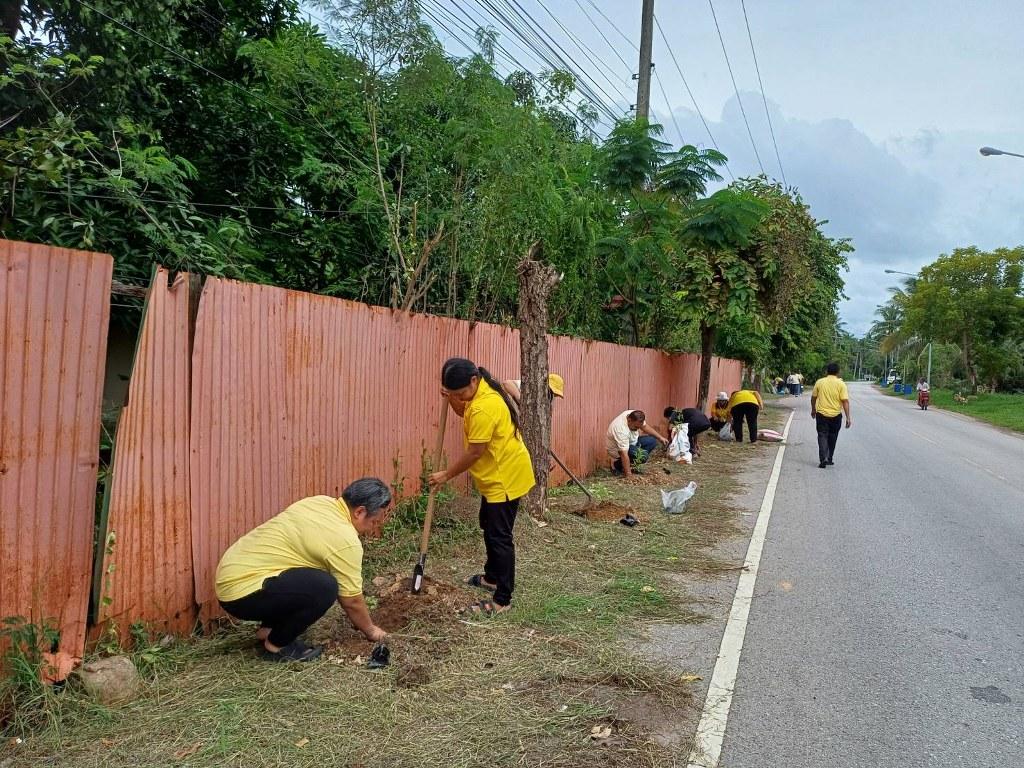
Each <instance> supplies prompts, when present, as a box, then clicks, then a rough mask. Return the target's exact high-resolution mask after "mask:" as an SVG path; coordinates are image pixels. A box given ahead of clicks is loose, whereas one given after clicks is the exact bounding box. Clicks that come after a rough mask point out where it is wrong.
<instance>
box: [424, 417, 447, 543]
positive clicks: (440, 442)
mask: <svg viewBox="0 0 1024 768" xmlns="http://www.w3.org/2000/svg"><path fill="white" fill-rule="evenodd" d="M441 403H442V404H441V422H440V424H438V427H437V443H436V445H435V446H434V457H433V459H434V461H433V469H434V471H435V472H436V471H437V470H438V467H440V466H441V455H442V453H443V452H444V430H445V427H446V426H447V425H448V400H447V399H444V400H442V401H441ZM436 495H437V489H436V488H431V489H430V492H429V493H428V494H427V512H426V514H425V515H424V516H423V534H422V535H421V536H420V554H421V555H425V554H427V545H428V544H429V542H430V526H431V524H432V523H433V522H434V497H435V496H436Z"/></svg>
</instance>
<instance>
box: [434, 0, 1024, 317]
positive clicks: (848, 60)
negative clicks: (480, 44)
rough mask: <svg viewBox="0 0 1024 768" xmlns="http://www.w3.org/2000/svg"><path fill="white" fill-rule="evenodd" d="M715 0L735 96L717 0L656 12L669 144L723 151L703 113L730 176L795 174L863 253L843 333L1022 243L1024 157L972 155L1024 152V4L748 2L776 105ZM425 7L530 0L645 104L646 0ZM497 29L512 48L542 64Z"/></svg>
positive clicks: (583, 60) (855, 264) (625, 106)
mask: <svg viewBox="0 0 1024 768" xmlns="http://www.w3.org/2000/svg"><path fill="white" fill-rule="evenodd" d="M712 1H713V7H714V11H715V13H716V14H717V18H718V24H719V26H720V28H721V33H722V38H723V39H724V43H725V50H726V52H727V54H728V58H729V62H730V63H731V66H732V70H733V74H734V76H735V80H736V87H735V88H734V86H733V82H732V79H731V78H730V74H729V69H728V67H727V65H726V57H725V55H723V51H722V43H721V42H720V41H719V36H718V32H717V31H716V27H715V22H714V19H713V17H712V12H711V7H710V3H709V2H708V0H655V16H656V17H657V19H658V21H659V23H660V25H661V28H662V30H663V31H664V33H665V38H666V39H667V42H668V45H666V42H665V40H663V39H662V37H661V36H660V35H659V33H658V31H657V29H656V30H655V33H654V53H653V60H654V62H655V70H656V72H657V73H658V76H659V79H660V81H661V86H659V84H658V82H657V81H655V83H654V84H653V85H652V97H651V101H652V109H653V113H654V114H653V119H654V120H656V121H657V122H660V123H662V124H663V125H664V126H665V133H664V138H665V139H666V140H668V141H671V142H672V143H674V144H679V143H681V141H685V142H686V143H691V144H693V143H695V144H698V145H704V146H711V140H710V139H709V137H708V131H707V130H706V129H705V127H704V125H703V124H702V122H701V119H700V118H699V117H698V115H697V112H696V111H695V108H694V101H696V105H697V107H699V108H700V111H701V113H702V114H703V116H704V119H705V120H706V121H707V124H708V128H710V132H711V134H712V135H713V136H714V139H715V142H716V143H717V145H718V147H719V148H720V149H721V151H722V152H724V153H725V154H726V155H727V156H728V157H729V163H728V166H729V170H730V171H731V172H732V174H734V175H735V176H737V177H741V176H749V175H755V174H757V173H759V172H760V171H761V167H762V166H763V168H764V171H765V172H766V173H767V174H768V175H769V176H772V177H774V178H781V176H782V172H784V174H785V178H786V180H787V181H788V183H789V184H790V185H792V186H795V187H796V188H797V189H799V191H800V193H801V195H802V196H803V198H804V200H805V201H806V202H807V203H808V204H809V205H810V206H811V212H812V214H813V215H814V216H815V218H817V219H819V220H827V221H828V223H827V224H826V225H825V226H824V229H825V231H826V232H827V233H828V234H829V235H831V236H834V237H848V238H850V239H851V240H852V243H853V245H854V247H855V248H856V251H855V252H854V253H852V254H850V271H849V273H848V274H847V275H846V294H847V296H848V297H849V298H848V299H847V300H845V301H843V302H842V304H841V305H840V314H841V318H842V320H843V322H844V323H845V324H846V328H847V330H849V331H850V332H852V333H854V334H857V335H861V334H863V333H864V332H865V331H866V330H867V329H868V327H869V326H870V324H871V321H872V316H873V313H874V310H875V307H876V306H877V305H879V304H881V303H883V302H884V301H886V300H887V298H888V297H889V292H888V288H889V287H891V286H895V285H897V284H898V281H899V279H900V277H899V276H898V275H887V274H885V273H884V271H883V270H885V269H886V268H889V269H895V270H902V271H906V272H915V271H916V270H917V269H919V268H920V267H921V266H923V265H925V264H927V263H929V262H931V261H934V260H935V259H936V258H937V257H938V256H939V255H941V254H942V253H948V252H949V251H951V250H952V249H954V248H957V247H962V246H967V245H977V246H979V247H981V248H986V249H988V248H996V247H999V246H1015V245H1021V244H1024V159H1022V158H1014V157H1007V156H1002V157H982V156H981V155H980V154H979V153H978V149H979V147H981V146H985V145H988V146H993V147H998V148H1001V149H1005V150H1009V151H1014V152H1020V153H1021V154H1024V78H1022V77H1020V71H1021V66H1022V56H1021V50H1022V47H1021V42H1022V40H1024V2H1022V0H977V1H975V2H963V0H960V1H959V2H949V1H947V0H898V1H897V2H892V0H889V2H879V1H877V0H856V2H849V1H846V2H839V0H746V11H747V17H748V18H749V22H750V31H751V35H752V37H753V42H754V51H755V52H756V55H757V63H758V65H759V67H760V71H761V77H762V81H763V84H764V99H762V95H761V90H760V87H759V85H758V77H757V72H756V70H755V66H754V59H753V56H752V54H751V45H750V40H749V39H748V36H747V27H746V25H745V24H744V17H743V9H742V6H741V2H740V0H712ZM423 4H424V7H427V8H431V7H433V8H435V13H437V11H436V6H441V7H442V8H445V9H447V10H448V11H449V12H450V13H452V14H455V15H456V17H460V16H459V14H464V13H468V14H471V16H473V17H476V18H477V19H483V18H485V11H484V10H483V7H484V6H487V5H490V6H492V7H495V6H504V7H505V8H509V7H511V6H515V5H517V4H518V6H519V7H520V8H522V9H523V10H524V11H526V12H529V13H530V14H531V15H532V16H533V18H534V19H536V21H537V22H538V23H539V24H540V25H542V26H544V27H545V29H546V31H547V32H548V34H550V36H551V37H552V38H553V39H554V40H555V41H557V42H558V43H559V45H560V46H561V48H562V49H563V50H564V51H565V53H566V54H567V55H569V56H570V57H571V58H572V59H573V60H574V61H575V62H576V63H577V65H578V66H579V67H580V68H581V69H583V70H585V71H586V72H587V73H588V75H589V76H590V77H591V78H592V79H593V81H594V82H595V83H597V84H599V85H600V86H601V89H602V90H603V91H604V92H605V93H606V95H607V96H606V97H602V98H603V100H606V101H607V102H608V104H609V106H610V107H612V108H613V109H614V110H615V111H617V112H619V113H621V114H627V113H628V110H629V108H630V105H631V104H632V103H633V102H635V88H636V84H635V82H634V81H633V80H632V73H633V72H634V71H635V70H636V67H637V65H636V60H637V52H636V50H635V49H634V47H633V45H634V44H635V43H638V41H639V39H640V9H641V0H511V2H510V0H490V2H482V0H424V3H423ZM594 6H596V7H597V8H599V9H600V10H601V11H602V12H603V13H604V15H605V16H606V17H607V19H608V20H606V19H605V18H602V17H601V16H600V15H599V14H598V13H597V12H596V11H595V10H594ZM437 15H438V16H439V17H440V18H444V17H443V16H441V15H440V14H437ZM462 18H464V17H462ZM613 25H614V28H613ZM494 26H495V28H496V29H497V31H498V32H499V35H500V36H499V42H501V43H502V44H504V45H505V47H506V48H507V49H508V50H509V52H510V53H512V54H514V55H515V56H516V57H517V58H519V59H520V61H521V62H522V63H523V64H526V65H527V66H528V67H529V68H531V69H532V70H534V71H539V70H540V69H541V65H540V64H539V63H538V62H535V61H533V60H531V59H530V58H529V55H528V54H527V53H525V52H524V51H522V49H521V47H517V44H516V42H515V39H514V38H513V37H512V36H511V34H510V33H508V32H507V31H506V30H504V29H503V28H502V26H501V25H500V24H498V23H495V24H494ZM453 28H454V27H453ZM455 29H457V28H455ZM439 36H440V37H441V39H442V40H443V41H444V42H445V43H446V46H448V47H449V48H450V50H451V51H452V52H453V53H460V54H464V53H465V49H464V48H462V47H461V46H460V45H459V43H458V42H456V41H455V40H454V39H453V37H451V36H449V35H448V34H447V33H446V32H444V31H443V30H439ZM462 36H463V37H464V39H467V40H468V35H465V34H464V33H462ZM573 37H574V38H576V40H578V41H579V44H580V45H579V46H577V44H576V42H575V41H574V40H573V39H572V38H573ZM581 48H585V49H586V53H584V52H583V51H581V50H580V49H581ZM672 54H674V55H675V57H676V60H677V61H678V64H679V69H680V70H681V71H682V74H683V75H684V76H685V78H686V82H687V83H688V84H689V86H690V89H691V90H692V92H693V100H691V98H690V96H689V94H688V93H687V91H686V89H685V88H684V86H683V82H682V79H681V77H680V73H679V71H678V70H677V68H676V65H675V64H674V63H673V60H672V57H671V56H672ZM620 57H621V59H620ZM623 60H624V62H625V63H624V62H623ZM501 63H502V62H501V61H500V60H499V68H501ZM627 64H628V65H629V67H630V68H629V69H627V66H626V65H627ZM506 68H507V67H506ZM1015 73H1016V74H1015ZM662 87H663V88H664V95H663V93H662ZM737 91H738V93H739V96H738V97H737ZM666 97H667V98H666ZM765 101H767V109H768V112H769V114H770V115H771V123H772V126H773V127H774V132H775V138H776V140H777V144H778V154H779V158H780V159H781V169H782V172H780V163H779V160H778V159H777V158H776V154H775V149H774V146H773V144H772V137H771V133H770V130H769V126H768V120H767V118H766V104H765ZM741 103H742V107H743V110H742V111H741V108H740V104H741ZM743 111H745V113H746V117H747V120H748V122H749V124H750V133H751V134H752V135H753V142H752V141H751V137H750V136H749V135H748V132H747V128H746V125H745V123H744V120H743ZM673 118H674V120H673ZM677 126H678V130H677ZM752 143H753V146H756V152H757V155H758V156H759V157H760V164H759V162H758V159H757V157H756V156H755V150H754V148H753V146H752ZM726 178H727V179H728V175H727V176H726Z"/></svg>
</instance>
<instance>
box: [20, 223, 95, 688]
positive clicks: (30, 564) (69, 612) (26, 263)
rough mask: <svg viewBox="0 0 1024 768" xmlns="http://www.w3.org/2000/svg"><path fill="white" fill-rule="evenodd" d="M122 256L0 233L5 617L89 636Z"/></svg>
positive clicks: (76, 643) (66, 655) (63, 634)
mask: <svg viewBox="0 0 1024 768" xmlns="http://www.w3.org/2000/svg"><path fill="white" fill-rule="evenodd" d="M112 267H113V260H112V259H111V257H110V256H108V255H106V254H102V253H90V252H85V251H73V250H69V249H65V248H49V247H46V246H42V245H31V244H28V243H20V242H12V241H0V325H2V331H3V332H2V334H0V344H2V346H0V562H2V563H3V568H2V569H0V618H2V617H8V616H22V617H24V618H25V619H27V620H29V621H31V622H33V623H36V624H43V623H48V624H52V625H54V626H55V627H56V628H58V629H59V630H60V641H59V644H58V646H57V649H56V654H55V656H54V658H53V659H52V663H53V665H54V667H55V668H56V670H55V676H57V677H64V676H65V675H66V674H67V672H68V671H70V669H71V667H72V665H73V664H74V662H75V660H76V659H78V658H80V657H81V655H82V651H83V648H84V644H85V634H86V614H87V611H88V604H89V583H90V576H91V573H92V541H93V519H94V510H95V502H96V472H97V466H98V463H99V430H100V407H101V400H102V396H103V369H104V359H105V356H106V346H107V326H108V321H109V293H110V277H111V270H112Z"/></svg>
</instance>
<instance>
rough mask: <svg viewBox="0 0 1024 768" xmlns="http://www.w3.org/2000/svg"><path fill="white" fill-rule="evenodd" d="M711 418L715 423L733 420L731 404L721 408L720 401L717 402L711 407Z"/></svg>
mask: <svg viewBox="0 0 1024 768" xmlns="http://www.w3.org/2000/svg"><path fill="white" fill-rule="evenodd" d="M711 418H712V419H714V420H715V421H729V419H730V418H731V417H730V415H729V404H728V403H726V404H725V405H723V406H721V407H719V405H718V401H717V400H716V401H715V402H714V403H713V404H712V406H711Z"/></svg>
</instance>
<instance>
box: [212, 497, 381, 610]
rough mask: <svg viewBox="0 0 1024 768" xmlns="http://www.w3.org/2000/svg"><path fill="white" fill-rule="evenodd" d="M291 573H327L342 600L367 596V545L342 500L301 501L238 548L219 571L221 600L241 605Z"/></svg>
mask: <svg viewBox="0 0 1024 768" xmlns="http://www.w3.org/2000/svg"><path fill="white" fill-rule="evenodd" d="M291 568H318V569H319V570H321V571H327V572H328V573H330V574H331V575H332V576H334V578H335V579H337V580H338V594H339V595H341V596H342V597H355V596H356V595H361V594H362V593H363V544H362V542H361V541H359V534H358V532H357V531H356V529H355V527H354V526H353V525H352V518H351V516H350V515H349V511H348V507H347V506H346V505H345V502H344V501H343V500H342V499H336V498H334V497H333V496H310V497H309V498H305V499H300V500H299V501H296V502H295V503H294V504H292V505H291V506H290V507H288V508H287V509H285V510H284V512H281V513H280V514H279V515H277V516H276V517H272V518H270V519H269V520H267V522H265V523H263V525H261V526H259V527H257V528H253V529H252V530H251V531H249V532H248V533H247V534H245V536H243V537H242V538H240V539H239V540H238V541H236V542H235V543H234V544H232V545H231V546H230V547H229V548H228V551H227V552H225V553H224V556H223V557H222V558H221V559H220V564H219V565H218V566H217V576H216V591H217V599H218V600H222V601H224V602H227V601H229V600H240V599H241V598H243V597H245V596H246V595H250V594H252V593H253V592H257V591H259V590H260V589H262V587H263V581H264V580H265V579H269V578H270V577H271V576H277V575H279V574H280V573H281V572H282V571H287V570H289V569H291Z"/></svg>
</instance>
